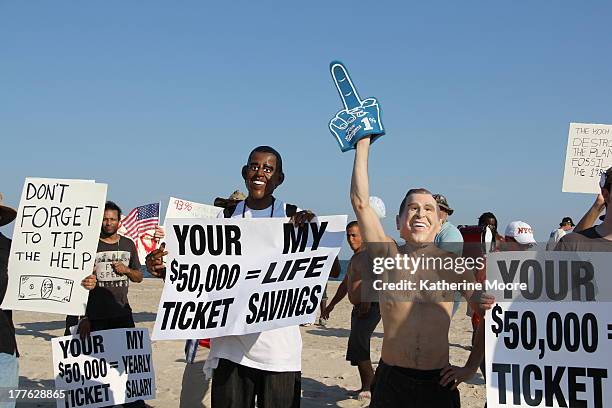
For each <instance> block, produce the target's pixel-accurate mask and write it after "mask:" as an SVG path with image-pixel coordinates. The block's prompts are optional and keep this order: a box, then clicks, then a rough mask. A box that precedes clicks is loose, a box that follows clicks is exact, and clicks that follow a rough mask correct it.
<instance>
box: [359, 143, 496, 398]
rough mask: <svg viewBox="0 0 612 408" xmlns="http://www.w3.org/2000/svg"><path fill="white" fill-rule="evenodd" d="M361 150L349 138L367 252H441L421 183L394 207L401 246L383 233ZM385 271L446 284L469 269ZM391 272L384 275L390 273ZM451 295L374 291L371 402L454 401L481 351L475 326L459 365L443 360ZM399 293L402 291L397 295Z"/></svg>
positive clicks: (486, 302) (435, 217) (432, 203)
mask: <svg viewBox="0 0 612 408" xmlns="http://www.w3.org/2000/svg"><path fill="white" fill-rule="evenodd" d="M369 148H370V138H369V137H366V138H363V139H361V140H359V141H358V142H357V143H356V149H357V151H356V154H355V162H354V167H353V176H352V183H351V203H352V205H353V209H354V210H355V214H356V215H357V220H358V222H359V227H360V230H361V234H362V237H363V240H364V242H365V243H366V250H367V252H368V254H369V255H370V257H371V258H372V259H383V260H386V259H389V258H395V257H396V255H398V254H399V253H400V252H401V253H403V254H408V253H410V256H412V257H414V256H423V257H426V256H431V257H435V256H439V255H440V254H441V253H445V254H447V253H446V252H444V251H441V250H439V249H437V248H436V247H435V245H433V244H432V242H433V239H434V237H435V234H436V233H437V232H438V231H439V229H440V214H439V209H438V205H437V203H436V200H435V199H434V198H433V196H432V195H431V193H430V192H429V191H427V190H425V189H412V190H409V191H408V193H407V194H406V196H405V198H404V200H402V203H401V205H400V211H399V214H398V216H397V217H396V223H397V228H398V229H399V231H400V236H401V237H402V238H403V239H404V240H405V241H406V244H405V245H404V246H402V247H398V245H397V244H396V243H395V242H394V241H393V240H392V239H391V238H390V237H388V236H387V235H386V234H385V232H384V230H383V228H382V225H381V222H380V220H379V219H378V217H376V215H375V213H374V211H373V210H372V208H371V207H370V205H369V201H368V197H369V191H368V190H369V181H368V170H367V169H368V153H369ZM381 243H386V244H384V245H383V244H381ZM371 244H372V245H371ZM385 258H386V259H385ZM450 259H452V258H450ZM392 274H397V275H396V277H397V276H402V277H404V276H406V277H410V278H412V279H421V278H423V277H425V276H428V275H431V274H438V275H439V276H443V277H444V279H445V280H447V281H450V282H453V281H455V282H459V281H461V282H465V281H470V280H471V281H473V279H474V278H473V276H470V274H469V273H464V274H462V275H461V276H460V275H459V274H457V273H455V271H454V270H451V271H446V270H444V269H433V270H432V269H431V268H424V267H422V268H417V269H416V270H411V271H410V272H409V273H403V274H401V272H399V271H393V272H392ZM392 274H390V276H393V275H392ZM453 293H454V292H451V291H442V293H440V297H439V298H438V297H435V298H433V300H432V301H421V299H426V298H427V296H428V294H427V293H421V292H419V291H417V293H414V294H411V295H412V296H414V297H411V298H409V299H408V300H404V301H395V299H394V297H395V296H396V295H395V294H393V293H389V292H387V291H382V292H380V293H379V296H381V298H380V302H381V308H380V309H381V315H382V319H383V323H384V328H385V331H384V339H383V346H382V353H381V361H380V364H379V365H378V368H377V370H376V375H375V379H374V385H373V387H372V401H371V404H370V407H371V408H378V407H385V408H389V407H424V406H431V407H441V406H445V407H458V406H460V402H459V399H460V397H459V391H458V390H457V389H456V387H457V385H458V384H459V383H460V382H463V381H465V380H467V379H469V378H471V377H472V376H473V375H474V373H475V372H476V370H477V369H478V365H479V364H480V362H481V361H482V357H483V355H484V331H483V324H481V325H480V326H479V331H478V335H477V336H476V339H477V341H476V342H475V344H474V347H473V348H472V351H471V353H470V357H469V358H468V361H467V363H466V365H465V366H464V367H455V366H451V365H450V364H449V343H448V332H449V327H450V317H451V316H450V314H451V303H450V302H449V300H450V299H452V296H453ZM464 294H465V295H466V297H468V298H469V297H470V295H471V293H469V292H468V291H466V292H464ZM401 295H403V293H399V294H398V295H397V296H401ZM413 300H416V301H413ZM440 300H444V301H440ZM482 301H483V305H482V306H483V308H490V307H491V304H492V299H491V298H490V297H484V298H483V299H482ZM383 303H384V304H383Z"/></svg>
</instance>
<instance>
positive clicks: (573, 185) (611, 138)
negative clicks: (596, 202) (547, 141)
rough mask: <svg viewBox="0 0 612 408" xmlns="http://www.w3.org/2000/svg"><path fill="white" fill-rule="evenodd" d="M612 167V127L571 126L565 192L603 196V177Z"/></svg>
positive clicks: (592, 125) (564, 175)
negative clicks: (601, 191) (601, 192)
mask: <svg viewBox="0 0 612 408" xmlns="http://www.w3.org/2000/svg"><path fill="white" fill-rule="evenodd" d="M609 167H612V125H595V124H588V123H570V128H569V135H568V138H567V151H566V153H565V171H564V173H563V189H562V191H563V192H569V193H599V178H600V175H601V174H602V173H605V172H606V170H607V169H608V168H609Z"/></svg>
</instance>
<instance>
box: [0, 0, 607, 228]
mask: <svg viewBox="0 0 612 408" xmlns="http://www.w3.org/2000/svg"><path fill="white" fill-rule="evenodd" d="M328 3H329V4H328ZM611 11H612V7H611V6H610V4H609V3H606V2H589V3H581V2H569V1H563V2H552V1H550V2H503V3H502V2H484V1H482V2H475V1H467V2H399V1H398V2H384V1H380V2H375V3H372V2H370V3H356V2H342V1H337V2H334V3H333V4H331V2H308V3H300V4H297V3H295V2H257V3H255V2H232V3H226V2H215V4H213V3H212V2H203V1H181V2H161V1H129V2H126V1H104V2H82V1H46V2H44V1H28V2H25V1H21V2H19V1H11V2H9V1H0V61H1V63H0V89H1V90H2V94H1V95H2V96H1V97H0V139H1V141H2V150H1V151H2V157H1V159H0V171H1V174H2V178H1V180H2V183H1V184H0V191H2V192H3V193H4V195H5V201H6V202H7V203H8V204H11V205H13V206H17V205H18V200H19V195H20V192H21V188H22V185H23V180H24V178H25V177H26V176H40V177H61V178H83V179H95V180H97V181H99V182H105V183H108V184H109V196H108V197H109V199H112V200H114V201H116V202H118V203H119V204H120V205H121V206H122V207H123V208H124V209H125V211H129V209H131V208H132V207H134V206H136V205H139V204H144V203H148V202H154V201H158V200H162V201H166V200H167V198H168V197H169V196H171V195H172V196H175V197H181V198H186V199H190V200H193V201H199V202H205V203H210V202H212V200H213V198H214V197H216V196H221V195H223V196H225V195H228V194H229V193H230V192H231V191H233V190H235V189H237V188H241V189H243V190H244V185H243V183H242V179H241V177H240V166H241V165H242V164H243V163H244V161H245V160H246V156H247V154H248V152H249V151H250V149H251V148H252V147H254V146H256V145H260V144H269V145H272V146H274V147H276V148H277V149H278V150H279V151H280V152H281V153H282V154H283V158H284V163H285V173H286V176H287V177H286V182H285V184H284V185H283V186H281V187H280V188H279V190H278V192H277V194H276V195H277V196H278V197H280V198H283V199H285V200H286V201H289V202H292V203H296V204H298V205H300V206H302V207H304V208H310V209H312V210H314V211H315V212H316V213H318V214H347V213H348V214H349V218H353V217H354V216H353V215H352V210H351V208H350V203H349V199H348V191H349V179H350V171H351V165H352V159H353V153H352V152H349V153H341V152H340V150H339V148H338V147H337V145H336V142H335V140H334V139H333V137H332V135H331V134H330V132H329V130H328V129H327V122H328V120H329V119H330V118H331V117H332V116H333V115H334V114H335V112H336V111H337V110H339V109H340V106H341V104H340V99H339V98H338V96H337V93H336V90H335V88H334V85H333V83H332V81H331V77H330V74H329V71H328V66H329V62H330V61H331V60H335V59H338V60H341V61H343V62H344V63H345V64H346V65H347V67H348V68H349V70H350V72H351V75H352V78H353V80H354V82H355V84H356V85H357V88H358V90H359V92H360V94H361V96H362V97H367V96H375V97H377V98H378V99H379V101H380V103H381V105H382V107H383V119H384V123H385V127H386V129H387V135H386V136H384V137H383V138H382V139H381V140H380V141H378V142H376V144H375V145H374V146H373V149H372V154H371V165H370V174H371V186H372V188H371V190H372V191H371V192H372V194H375V195H378V196H380V197H382V198H383V199H384V201H385V202H386V204H387V208H388V212H389V213H390V214H392V215H393V214H395V213H396V212H397V210H398V206H399V202H400V200H401V199H402V197H403V195H404V194H405V192H406V190H407V189H408V188H410V187H416V186H424V187H428V188H429V189H431V190H432V191H435V192H442V193H444V194H445V195H446V196H447V197H448V199H449V201H450V204H451V205H452V206H453V207H454V208H455V210H456V211H455V214H454V215H453V216H452V217H451V221H452V222H453V223H455V224H466V223H467V224H469V223H474V222H475V220H476V217H477V216H478V215H479V214H481V213H482V212H483V211H493V212H494V213H495V214H496V215H497V216H498V219H499V220H500V225H501V226H502V227H503V226H505V225H506V224H507V223H508V222H509V221H512V220H515V219H522V220H524V221H526V222H529V223H530V224H532V226H533V227H534V228H535V231H536V238H538V239H546V238H547V236H548V233H549V232H550V230H551V229H553V227H555V226H556V225H558V223H559V221H560V219H561V218H562V217H563V216H566V215H569V216H572V217H573V218H574V220H575V221H577V219H579V218H580V216H581V215H582V214H583V213H584V211H585V210H586V209H587V208H588V206H589V205H590V204H591V202H592V200H593V198H594V197H591V196H589V195H585V194H569V193H561V181H562V176H563V163H564V158H565V147H566V141H567V131H568V126H569V123H570V122H586V123H611V122H612V117H611V113H610V95H611V94H612V82H611V81H610V72H611V70H610V68H611V66H612V56H611V54H610V52H609V50H610V41H611V40H612V25H610V24H609V16H610V15H611V14H610V12H611ZM393 218H394V217H393V216H391V217H388V218H387V219H386V221H385V225H386V227H387V229H388V230H389V231H393V226H394V221H393ZM2 231H3V232H5V233H11V231H12V230H11V228H10V227H9V228H7V227H4V228H3V229H2Z"/></svg>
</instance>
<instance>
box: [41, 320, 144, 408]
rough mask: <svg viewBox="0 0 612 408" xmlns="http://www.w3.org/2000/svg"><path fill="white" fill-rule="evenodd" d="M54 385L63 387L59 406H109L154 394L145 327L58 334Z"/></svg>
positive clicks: (59, 388) (69, 407)
mask: <svg viewBox="0 0 612 408" xmlns="http://www.w3.org/2000/svg"><path fill="white" fill-rule="evenodd" d="M51 344H52V348H53V373H54V375H55V389H58V390H65V393H64V399H61V400H58V401H57V407H58V408H60V407H61V408H72V407H92V408H93V407H106V406H113V405H117V404H123V403H126V402H132V401H137V400H148V399H154V398H155V372H154V370H153V358H152V355H151V340H150V339H149V331H148V330H147V329H138V328H136V329H114V330H102V331H97V332H92V333H91V335H90V336H89V337H87V338H86V339H84V340H81V339H80V338H79V337H78V336H65V337H56V338H54V339H52V340H51Z"/></svg>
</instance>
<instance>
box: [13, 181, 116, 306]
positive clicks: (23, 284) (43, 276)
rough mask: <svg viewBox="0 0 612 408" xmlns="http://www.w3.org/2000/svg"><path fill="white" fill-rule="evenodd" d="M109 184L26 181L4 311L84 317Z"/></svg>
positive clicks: (20, 204)
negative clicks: (87, 285) (85, 283)
mask: <svg viewBox="0 0 612 408" xmlns="http://www.w3.org/2000/svg"><path fill="white" fill-rule="evenodd" d="M105 201H106V184H97V183H94V182H91V181H85V180H58V179H41V178H27V179H26V180H25V184H24V186H23V192H22V193H21V200H20V202H19V210H18V211H17V218H16V220H15V229H14V232H13V242H12V245H11V253H10V257H9V264H8V273H9V282H8V289H7V291H6V295H5V297H4V301H3V303H2V308H3V309H12V310H29V311H35V312H46V313H60V314H69V315H82V314H84V313H85V306H86V304H87V298H88V292H87V290H86V289H85V288H83V287H82V286H81V280H83V278H85V276H87V275H90V274H91V273H93V267H94V261H95V257H96V251H97V248H98V238H99V236H100V228H101V226H102V218H103V214H104V202H105Z"/></svg>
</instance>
